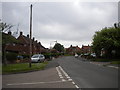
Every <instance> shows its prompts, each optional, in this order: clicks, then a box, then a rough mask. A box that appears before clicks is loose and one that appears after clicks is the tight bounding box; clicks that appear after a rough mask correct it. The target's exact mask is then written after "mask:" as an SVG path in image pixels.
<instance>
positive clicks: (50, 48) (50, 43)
mask: <svg viewBox="0 0 120 90" xmlns="http://www.w3.org/2000/svg"><path fill="white" fill-rule="evenodd" d="M52 42H56V43H57V40H56V41H51V42H50V59H52V57H51V49H52V48H51V44H52Z"/></svg>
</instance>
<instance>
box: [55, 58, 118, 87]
mask: <svg viewBox="0 0 120 90" xmlns="http://www.w3.org/2000/svg"><path fill="white" fill-rule="evenodd" d="M57 62H58V64H59V65H60V66H61V67H62V68H63V69H64V70H65V71H66V72H67V74H68V75H69V76H70V77H71V78H72V79H73V81H74V82H75V83H76V84H77V85H78V86H79V88H118V69H115V68H111V67H105V66H99V65H96V64H92V63H90V62H89V61H84V60H83V59H82V58H79V59H77V58H75V57H73V56H68V57H62V58H58V59H57Z"/></svg>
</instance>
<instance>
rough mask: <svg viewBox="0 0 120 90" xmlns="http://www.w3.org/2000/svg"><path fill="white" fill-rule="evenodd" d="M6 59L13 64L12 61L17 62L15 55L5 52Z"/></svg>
mask: <svg viewBox="0 0 120 90" xmlns="http://www.w3.org/2000/svg"><path fill="white" fill-rule="evenodd" d="M6 59H7V60H8V61H10V62H13V61H15V60H17V53H13V52H7V53H6Z"/></svg>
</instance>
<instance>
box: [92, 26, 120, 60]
mask: <svg viewBox="0 0 120 90" xmlns="http://www.w3.org/2000/svg"><path fill="white" fill-rule="evenodd" d="M92 44H93V45H92V48H93V51H95V53H96V55H97V56H98V57H99V56H100V53H101V50H104V51H105V56H106V57H110V58H111V57H112V56H113V54H112V51H113V50H114V51H115V53H114V54H115V56H116V57H120V54H119V51H120V28H119V27H117V25H115V27H110V28H104V29H102V30H101V31H97V32H96V33H95V35H94V38H93V43H92Z"/></svg>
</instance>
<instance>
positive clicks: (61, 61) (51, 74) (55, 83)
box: [2, 56, 118, 90]
mask: <svg viewBox="0 0 120 90" xmlns="http://www.w3.org/2000/svg"><path fill="white" fill-rule="evenodd" d="M2 79H3V81H2V87H3V88H117V87H118V69H116V68H111V67H104V66H99V65H96V64H93V63H90V62H89V61H83V59H82V58H79V59H77V58H75V57H73V56H66V57H60V58H57V59H54V60H52V61H49V64H48V65H47V67H46V68H45V70H41V71H35V72H29V73H20V74H11V75H3V76H2ZM3 90H4V89H3Z"/></svg>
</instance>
